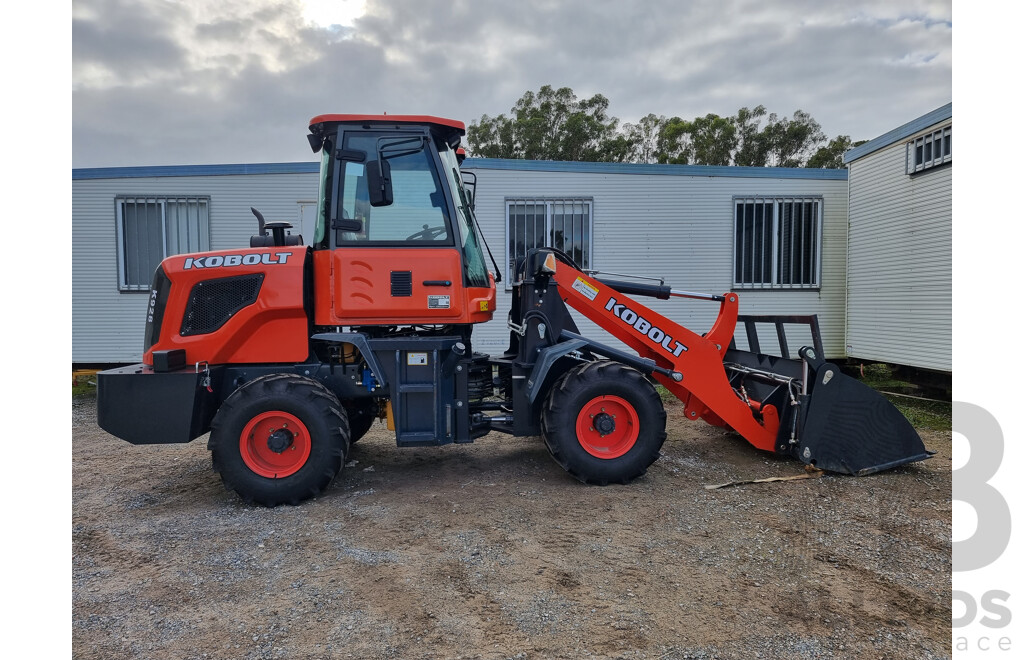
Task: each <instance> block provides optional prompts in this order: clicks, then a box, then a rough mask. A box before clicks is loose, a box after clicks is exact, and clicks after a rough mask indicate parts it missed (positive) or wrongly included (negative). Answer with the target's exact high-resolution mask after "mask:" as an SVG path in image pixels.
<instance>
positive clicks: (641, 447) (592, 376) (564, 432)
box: [541, 361, 665, 486]
mask: <svg viewBox="0 0 1024 660" xmlns="http://www.w3.org/2000/svg"><path fill="white" fill-rule="evenodd" d="M541 430H542V432H543V434H544V441H545V443H546V444H547V447H548V451H549V452H550V453H551V456H552V457H553V458H554V459H555V461H557V462H558V464H559V465H561V466H562V467H563V468H565V470H566V471H567V472H568V473H569V474H571V475H572V476H574V477H576V478H577V479H579V480H580V481H582V482H584V483H588V484H597V485H600V486H605V485H607V484H609V483H621V484H624V483H628V482H630V481H632V480H633V479H636V478H637V477H639V476H641V475H642V474H644V473H645V472H646V471H647V468H648V467H650V465H651V464H652V463H653V462H654V461H655V460H657V458H658V456H659V455H660V452H661V445H662V444H663V443H664V442H665V408H664V406H663V405H662V403H661V398H660V397H659V396H658V393H657V391H656V390H655V389H654V386H653V385H651V383H650V381H648V380H647V379H646V378H644V377H643V375H642V374H641V373H640V372H639V371H637V370H636V369H633V368H631V367H627V366H626V365H624V364H621V363H619V362H612V361H599V362H590V363H587V364H585V365H582V366H579V367H576V368H575V369H572V370H571V371H569V372H567V373H566V374H565V375H564V376H563V377H562V378H561V379H560V380H559V381H558V382H556V383H555V385H554V386H553V387H552V388H551V392H550V393H549V394H548V398H547V401H546V402H545V405H544V410H543V413H542V415H541Z"/></svg>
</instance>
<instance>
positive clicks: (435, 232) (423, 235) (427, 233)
mask: <svg viewBox="0 0 1024 660" xmlns="http://www.w3.org/2000/svg"><path fill="white" fill-rule="evenodd" d="M447 233H448V228H447V227H445V226H444V225H438V226H437V227H428V226H427V225H423V229H421V230H420V231H418V232H416V233H415V234H412V235H411V236H406V237H405V240H407V241H421V240H422V241H432V240H434V239H435V238H437V237H438V236H441V235H442V234H447Z"/></svg>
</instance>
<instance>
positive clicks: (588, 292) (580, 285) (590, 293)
mask: <svg viewBox="0 0 1024 660" xmlns="http://www.w3.org/2000/svg"><path fill="white" fill-rule="evenodd" d="M572 288H574V289H576V290H577V291H579V292H580V293H582V294H583V295H584V296H585V297H586V298H588V299H589V300H593V299H594V298H597V289H596V288H594V286H593V285H592V284H590V283H589V282H587V281H585V280H584V279H583V278H582V277H577V278H576V281H575V282H573V283H572Z"/></svg>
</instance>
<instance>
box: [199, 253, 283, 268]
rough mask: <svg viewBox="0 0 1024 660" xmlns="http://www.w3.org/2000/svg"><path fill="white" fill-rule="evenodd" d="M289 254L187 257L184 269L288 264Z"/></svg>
mask: <svg viewBox="0 0 1024 660" xmlns="http://www.w3.org/2000/svg"><path fill="white" fill-rule="evenodd" d="M290 256H292V253H291V252H275V253H274V254H273V255H270V254H266V253H264V254H225V255H219V254H218V255H214V256H212V257H188V258H186V259H185V269H186V270H188V269H189V268H221V267H226V266H255V265H256V264H263V265H265V266H273V265H275V264H285V263H288V257H290Z"/></svg>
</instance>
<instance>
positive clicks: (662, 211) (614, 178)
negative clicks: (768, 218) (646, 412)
mask: <svg viewBox="0 0 1024 660" xmlns="http://www.w3.org/2000/svg"><path fill="white" fill-rule="evenodd" d="M467 169H468V170H469V171H472V172H474V173H475V174H476V175H477V179H478V182H477V192H476V195H477V197H476V213H477V217H478V218H479V220H480V224H481V226H482V228H483V230H484V234H485V235H486V237H487V240H488V241H489V243H490V246H491V250H492V251H493V252H494V257H495V259H496V260H497V261H498V264H499V265H501V264H504V263H505V253H506V237H505V200H506V199H508V198H513V199H515V198H522V197H525V198H530V197H588V198H592V199H593V200H594V205H593V215H594V251H593V259H592V266H593V267H594V268H596V269H598V270H605V271H612V272H618V273H630V274H636V275H645V276H651V277H664V278H665V281H666V284H669V285H671V286H672V287H673V288H676V289H684V290H688V291H697V292H704V293H716V294H721V293H725V292H727V291H729V290H730V287H731V286H732V264H733V261H732V250H733V235H732V232H733V213H734V212H733V197H734V196H796V197H799V196H821V197H822V198H823V203H824V223H823V224H824V229H823V239H822V282H821V284H822V286H821V289H820V290H760V291H751V290H740V291H739V296H740V313H741V314H818V316H819V322H820V324H821V330H822V335H823V342H824V347H825V352H826V354H827V355H828V356H829V357H833V358H838V357H842V356H843V355H844V352H843V350H844V324H845V318H844V305H845V299H846V227H847V197H846V192H847V184H846V181H845V180H821V179H810V178H808V179H792V178H753V177H751V178H747V177H739V176H736V177H724V176H681V175H657V174H618V173H615V174H598V173H579V172H543V171H520V170H504V169H502V170H497V169H469V168H467ZM609 277H610V276H609ZM610 279H621V278H614V277H610ZM638 301H639V302H641V303H643V304H645V305H648V306H650V307H651V308H653V309H655V310H656V311H658V312H659V313H661V314H663V315H665V316H667V317H668V318H670V319H673V320H675V321H677V322H680V323H682V324H683V325H685V326H687V327H688V328H689V329H691V330H693V331H695V332H697V333H702V332H705V331H707V330H709V329H710V328H711V324H712V323H713V322H714V319H715V316H716V315H717V313H718V305H717V304H715V303H710V302H703V301H697V300H685V299H679V298H676V299H673V300H669V301H661V300H655V299H653V298H638ZM509 306H510V294H508V293H506V292H505V290H504V286H503V285H501V284H499V285H498V311H497V312H496V313H495V317H494V320H493V321H491V322H490V323H486V324H484V325H483V326H481V327H479V328H477V330H475V331H474V335H473V337H474V348H475V349H477V350H480V351H482V352H486V353H496V352H501V351H503V350H504V349H505V347H506V346H507V345H508V329H507V327H506V325H505V321H506V317H507V315H508V310H509ZM574 316H575V317H576V320H577V324H578V325H579V327H580V330H581V332H582V333H583V334H584V335H587V336H590V337H593V338H594V339H597V340H598V341H605V342H607V343H610V344H613V345H617V346H620V347H621V344H619V343H618V341H617V340H616V339H615V338H613V337H612V336H611V335H609V334H607V333H605V332H604V331H602V330H600V329H599V328H597V327H596V326H595V325H594V324H593V323H591V322H590V321H589V320H587V319H584V318H582V316H581V315H579V314H575V315H574ZM762 336H763V335H762ZM794 343H796V341H794ZM806 343H808V344H809V343H810V341H809V340H808V341H806ZM741 345H742V344H741ZM774 345H776V346H777V344H774ZM772 346H773V342H772V341H767V342H763V343H762V348H763V349H765V350H767V349H770V348H771V347H772ZM796 347H799V344H797V345H796V346H795V347H794V346H791V348H796Z"/></svg>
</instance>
